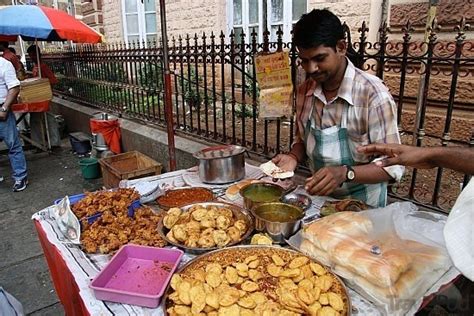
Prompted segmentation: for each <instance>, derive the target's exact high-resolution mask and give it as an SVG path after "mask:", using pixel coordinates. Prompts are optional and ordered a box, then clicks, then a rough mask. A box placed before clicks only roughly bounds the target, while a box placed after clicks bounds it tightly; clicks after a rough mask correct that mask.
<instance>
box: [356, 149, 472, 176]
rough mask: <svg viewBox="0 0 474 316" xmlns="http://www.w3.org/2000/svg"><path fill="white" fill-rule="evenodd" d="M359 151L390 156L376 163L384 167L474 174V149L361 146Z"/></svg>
mask: <svg viewBox="0 0 474 316" xmlns="http://www.w3.org/2000/svg"><path fill="white" fill-rule="evenodd" d="M357 150H358V151H359V152H361V153H365V154H367V155H384V156H388V157H387V158H385V159H383V160H380V161H377V162H376V164H378V165H380V166H382V167H386V166H391V165H405V166H410V167H414V168H420V169H427V168H434V167H443V168H449V169H453V170H456V171H459V172H463V173H466V174H474V148H464V147H414V146H408V145H399V144H371V145H366V146H361V147H359V148H357Z"/></svg>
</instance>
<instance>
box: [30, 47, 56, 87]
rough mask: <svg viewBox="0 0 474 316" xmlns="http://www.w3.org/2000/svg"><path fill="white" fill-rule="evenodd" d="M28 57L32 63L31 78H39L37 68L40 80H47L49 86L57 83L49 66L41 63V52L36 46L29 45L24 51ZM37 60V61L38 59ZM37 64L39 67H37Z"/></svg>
mask: <svg viewBox="0 0 474 316" xmlns="http://www.w3.org/2000/svg"><path fill="white" fill-rule="evenodd" d="M26 52H27V53H28V56H29V57H30V59H31V61H32V62H33V64H34V65H33V70H32V71H31V72H32V73H31V76H32V77H39V76H40V74H39V67H41V78H47V79H48V80H49V83H50V84H51V86H54V85H55V84H57V83H58V79H57V78H56V76H55V75H54V73H53V71H52V70H51V68H49V66H48V65H47V64H45V63H43V62H42V61H41V51H40V49H39V47H37V46H36V45H31V46H30V47H28V49H27V50H26ZM38 58H39V59H38ZM38 64H39V65H40V66H38Z"/></svg>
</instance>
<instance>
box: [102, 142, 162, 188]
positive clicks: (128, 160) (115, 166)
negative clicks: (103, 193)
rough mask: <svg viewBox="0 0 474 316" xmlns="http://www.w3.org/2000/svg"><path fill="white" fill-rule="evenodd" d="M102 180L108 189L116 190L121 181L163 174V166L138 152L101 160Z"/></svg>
mask: <svg viewBox="0 0 474 316" xmlns="http://www.w3.org/2000/svg"><path fill="white" fill-rule="evenodd" d="M99 163H100V168H101V170H102V178H103V182H104V186H105V187H106V188H116V187H118V184H119V182H120V180H130V179H136V178H142V177H146V176H153V175H158V174H160V173H161V168H162V166H161V164H160V163H159V162H156V161H155V160H153V159H151V158H150V157H148V156H146V155H144V154H142V153H140V152H138V151H129V152H126V153H123V154H119V155H115V156H111V157H106V158H102V159H100V160H99Z"/></svg>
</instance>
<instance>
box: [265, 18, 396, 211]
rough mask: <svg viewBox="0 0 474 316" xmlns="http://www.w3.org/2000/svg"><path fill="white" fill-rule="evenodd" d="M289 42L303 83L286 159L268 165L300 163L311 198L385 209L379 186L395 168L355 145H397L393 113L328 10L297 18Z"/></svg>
mask: <svg viewBox="0 0 474 316" xmlns="http://www.w3.org/2000/svg"><path fill="white" fill-rule="evenodd" d="M293 34H294V37H293V43H294V45H295V46H296V48H297V52H298V56H299V59H300V61H301V65H302V67H303V68H304V70H305V72H306V74H307V77H308V79H307V80H306V81H305V82H304V83H303V84H301V85H300V86H299V87H298V88H297V93H296V137H295V142H294V143H293V145H292V148H291V151H290V152H289V153H288V154H279V155H277V156H276V157H274V158H273V159H272V161H273V162H274V163H275V164H276V165H277V166H278V167H280V168H281V169H283V170H286V171H292V170H294V169H295V168H296V167H297V165H298V163H300V162H303V161H304V160H305V159H308V165H309V167H310V169H311V172H312V176H311V177H309V178H308V179H307V180H306V184H305V189H306V190H307V192H308V193H309V194H311V195H330V196H332V197H334V198H338V199H343V198H354V199H358V200H361V201H363V202H365V203H367V204H368V205H371V206H373V207H379V206H385V205H386V199H387V183H388V181H391V180H397V181H398V180H400V178H401V176H402V175H403V170H404V168H403V167H401V166H392V167H383V168H382V167H380V166H377V165H375V164H372V163H370V162H371V160H372V159H373V158H372V157H371V158H370V159H369V158H367V157H366V156H364V155H361V154H360V153H358V152H357V150H356V148H357V146H360V145H365V144H369V143H375V142H387V143H400V136H399V134H398V128H397V114H396V111H397V108H396V105H395V102H394V101H393V98H392V96H391V94H390V92H389V91H388V89H387V88H386V87H385V85H384V84H383V82H382V81H381V80H380V79H379V78H377V77H375V76H373V75H370V74H367V73H365V72H363V71H361V70H359V69H357V68H356V67H355V66H354V65H353V64H352V62H351V61H350V60H349V59H348V58H347V57H346V52H347V43H346V40H345V38H344V28H343V26H342V24H341V21H340V20H339V18H338V17H337V16H335V15H334V14H333V13H331V12H330V11H328V10H312V11H311V12H309V13H307V14H304V15H303V16H302V17H301V19H300V20H299V21H298V22H297V23H296V25H295V27H294V30H293Z"/></svg>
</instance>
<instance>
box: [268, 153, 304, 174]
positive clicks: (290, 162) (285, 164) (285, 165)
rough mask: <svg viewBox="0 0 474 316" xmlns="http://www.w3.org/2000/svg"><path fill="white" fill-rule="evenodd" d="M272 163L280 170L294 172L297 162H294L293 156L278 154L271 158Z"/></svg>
mask: <svg viewBox="0 0 474 316" xmlns="http://www.w3.org/2000/svg"><path fill="white" fill-rule="evenodd" d="M272 161H273V163H274V164H275V165H277V166H278V167H279V168H280V169H282V170H285V171H295V169H296V166H298V161H296V159H295V158H294V157H293V156H291V155H286V154H278V155H276V156H275V157H273V159H272Z"/></svg>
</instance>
